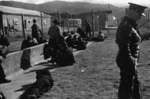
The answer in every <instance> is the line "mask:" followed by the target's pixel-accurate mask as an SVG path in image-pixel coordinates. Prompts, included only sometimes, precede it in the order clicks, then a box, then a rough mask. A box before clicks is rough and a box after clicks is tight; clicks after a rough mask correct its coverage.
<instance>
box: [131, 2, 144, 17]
mask: <svg viewBox="0 0 150 99" xmlns="http://www.w3.org/2000/svg"><path fill="white" fill-rule="evenodd" d="M129 4H130V6H129V9H132V10H134V11H136V12H139V13H141V14H142V15H144V16H145V14H144V13H143V12H144V10H145V9H146V8H147V7H146V6H142V5H138V4H135V3H130V2H129Z"/></svg>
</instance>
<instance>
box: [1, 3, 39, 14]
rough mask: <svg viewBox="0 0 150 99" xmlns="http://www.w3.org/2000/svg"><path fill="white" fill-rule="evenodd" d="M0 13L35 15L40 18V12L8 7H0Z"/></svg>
mask: <svg viewBox="0 0 150 99" xmlns="http://www.w3.org/2000/svg"><path fill="white" fill-rule="evenodd" d="M0 12H3V13H10V14H24V15H37V16H40V12H38V11H35V10H27V9H22V8H15V7H8V6H2V5H0Z"/></svg>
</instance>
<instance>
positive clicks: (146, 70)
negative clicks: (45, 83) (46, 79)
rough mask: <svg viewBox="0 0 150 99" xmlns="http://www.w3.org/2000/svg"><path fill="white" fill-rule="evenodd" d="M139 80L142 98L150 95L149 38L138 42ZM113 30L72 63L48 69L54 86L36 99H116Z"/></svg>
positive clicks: (115, 49)
mask: <svg viewBox="0 0 150 99" xmlns="http://www.w3.org/2000/svg"><path fill="white" fill-rule="evenodd" d="M140 46H141V54H140V63H139V67H138V69H139V79H140V81H141V85H142V91H143V92H142V93H143V99H149V97H150V86H149V85H150V66H149V65H150V62H149V60H150V54H149V52H150V47H149V46H150V40H145V41H143V42H142V43H141V44H140ZM117 50H118V48H117V45H116V44H115V31H111V32H110V33H109V37H108V38H107V39H106V40H105V41H104V42H94V43H92V44H91V45H90V46H89V47H88V48H87V49H86V50H84V51H82V52H81V53H79V54H78V55H77V56H75V59H76V63H75V64H74V65H73V66H68V67H60V68H58V69H57V70H56V71H54V72H52V77H53V79H54V81H55V82H54V86H53V87H52V89H51V90H50V91H49V92H47V93H45V94H44V95H43V96H42V97H41V98H40V99H117V91H118V86H119V79H120V76H119V70H118V68H117V65H116V62H115V58H116V54H117Z"/></svg>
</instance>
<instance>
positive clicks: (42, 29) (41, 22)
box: [40, 12, 43, 33]
mask: <svg viewBox="0 0 150 99" xmlns="http://www.w3.org/2000/svg"><path fill="white" fill-rule="evenodd" d="M40 14H41V29H42V33H43V15H42V12H40Z"/></svg>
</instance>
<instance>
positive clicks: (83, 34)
mask: <svg viewBox="0 0 150 99" xmlns="http://www.w3.org/2000/svg"><path fill="white" fill-rule="evenodd" d="M77 33H79V35H80V36H81V37H82V38H86V34H85V32H83V30H82V29H81V27H78V29H77Z"/></svg>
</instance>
